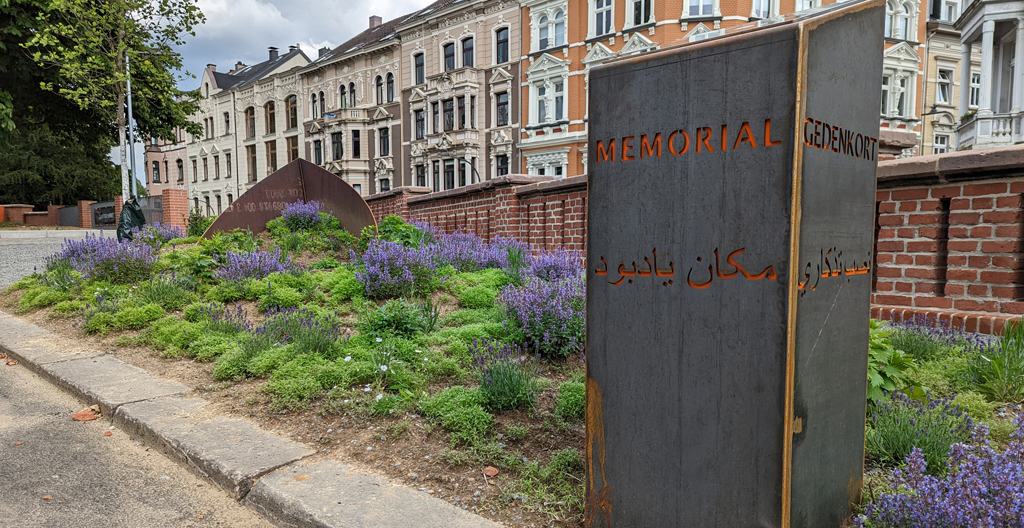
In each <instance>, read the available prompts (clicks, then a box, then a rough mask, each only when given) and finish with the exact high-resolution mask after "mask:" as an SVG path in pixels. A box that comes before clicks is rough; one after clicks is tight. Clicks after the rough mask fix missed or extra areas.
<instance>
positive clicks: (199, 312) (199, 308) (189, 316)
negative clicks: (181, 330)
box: [182, 302, 224, 323]
mask: <svg viewBox="0 0 1024 528" xmlns="http://www.w3.org/2000/svg"><path fill="white" fill-rule="evenodd" d="M222 313H224V305H223V304H221V303H217V302H194V303H192V304H190V305H188V306H186V307H185V310H184V312H183V313H182V317H184V318H185V320H186V321H188V322H190V323H199V322H202V321H210V320H212V319H213V317H214V314H222Z"/></svg>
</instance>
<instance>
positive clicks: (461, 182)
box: [459, 160, 466, 187]
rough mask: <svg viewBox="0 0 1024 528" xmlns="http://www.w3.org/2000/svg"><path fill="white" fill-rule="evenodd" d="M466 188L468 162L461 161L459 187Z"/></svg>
mask: <svg viewBox="0 0 1024 528" xmlns="http://www.w3.org/2000/svg"><path fill="white" fill-rule="evenodd" d="M465 186H466V162H465V161H462V160H459V187H465Z"/></svg>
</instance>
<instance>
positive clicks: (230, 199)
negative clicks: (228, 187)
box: [228, 193, 235, 207]
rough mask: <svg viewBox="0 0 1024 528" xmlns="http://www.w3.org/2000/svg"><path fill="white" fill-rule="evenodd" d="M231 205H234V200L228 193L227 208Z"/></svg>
mask: <svg viewBox="0 0 1024 528" xmlns="http://www.w3.org/2000/svg"><path fill="white" fill-rule="evenodd" d="M233 203H235V199H234V198H232V197H231V193H228V207H231V204H233Z"/></svg>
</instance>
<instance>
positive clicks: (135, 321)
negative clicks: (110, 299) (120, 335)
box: [115, 304, 167, 330]
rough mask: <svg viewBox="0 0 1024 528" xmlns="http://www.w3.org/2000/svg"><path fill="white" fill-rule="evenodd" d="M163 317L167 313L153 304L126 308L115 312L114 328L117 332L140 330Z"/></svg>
mask: <svg viewBox="0 0 1024 528" xmlns="http://www.w3.org/2000/svg"><path fill="white" fill-rule="evenodd" d="M165 315H167V312H165V311H164V309H163V308H161V307H159V306H158V305H155V304H144V305H142V306H128V307H125V308H122V309H121V310H120V311H119V312H117V318H116V321H117V322H116V324H115V326H116V328H117V329H118V330H140V329H142V328H146V327H147V326H149V323H152V322H153V321H156V320H157V319H160V318H161V317H163V316H165Z"/></svg>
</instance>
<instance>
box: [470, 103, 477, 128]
mask: <svg viewBox="0 0 1024 528" xmlns="http://www.w3.org/2000/svg"><path fill="white" fill-rule="evenodd" d="M469 128H476V96H475V95H471V96H469Z"/></svg>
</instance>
